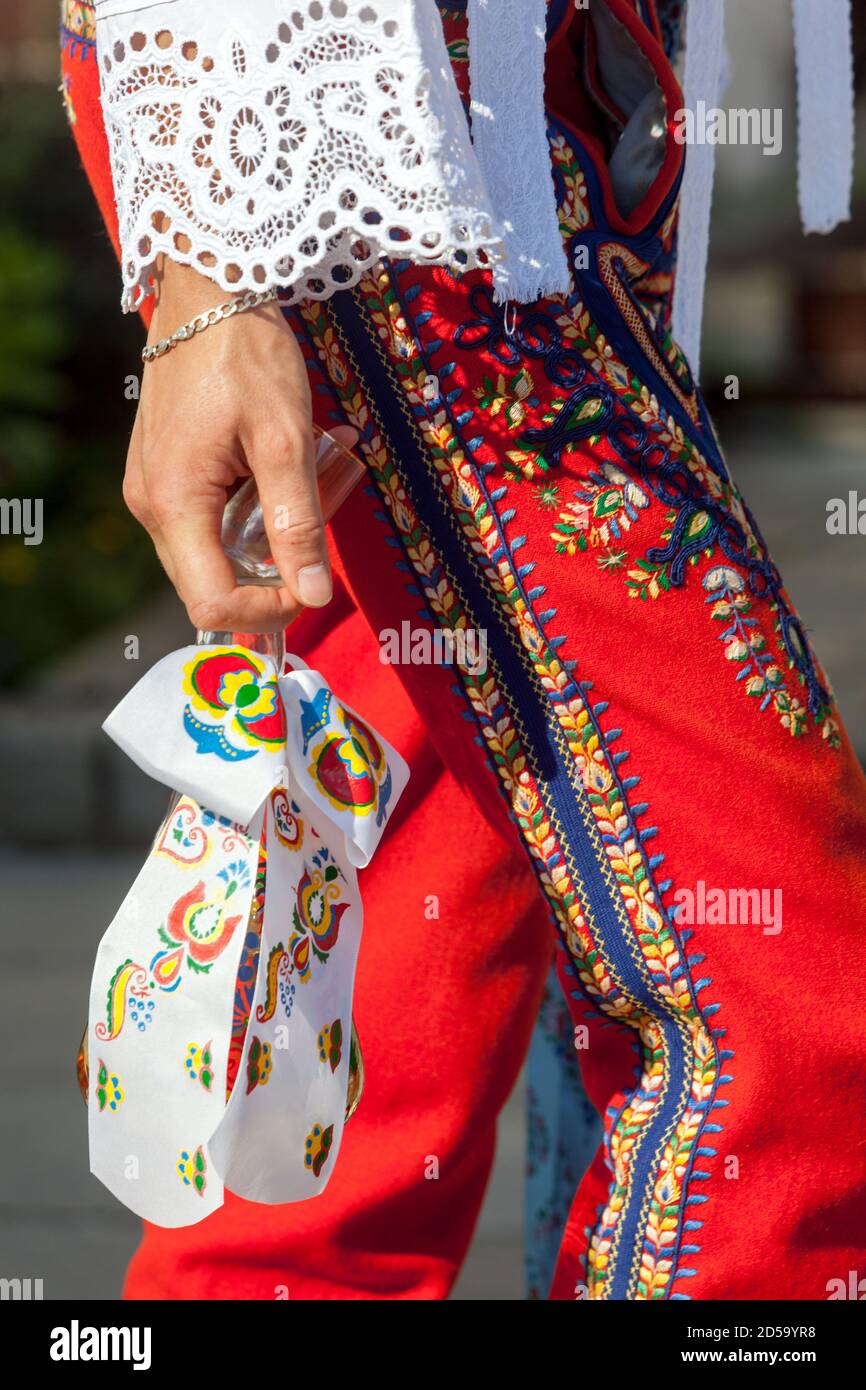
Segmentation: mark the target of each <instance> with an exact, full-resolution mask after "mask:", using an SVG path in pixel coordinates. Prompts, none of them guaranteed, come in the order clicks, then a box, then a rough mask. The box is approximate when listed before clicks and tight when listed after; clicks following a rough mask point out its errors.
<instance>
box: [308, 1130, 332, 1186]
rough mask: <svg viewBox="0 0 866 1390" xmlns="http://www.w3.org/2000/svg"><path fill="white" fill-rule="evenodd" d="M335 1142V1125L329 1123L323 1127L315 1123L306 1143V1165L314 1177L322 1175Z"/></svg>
mask: <svg viewBox="0 0 866 1390" xmlns="http://www.w3.org/2000/svg"><path fill="white" fill-rule="evenodd" d="M333 1142H334V1126H333V1125H328V1126H327V1127H326V1128H324V1129H323V1128H322V1126H321V1125H313V1128H312V1129H311V1130H310V1133H309V1134H308V1135H307V1139H306V1143H305V1145H304V1166H305V1167H306V1168H309V1170H310V1172H311V1173H312V1174H313V1177H316V1178H318V1177H320V1176H321V1172H322V1169H323V1168H324V1166H325V1164H326V1163H327V1161H328V1154H329V1153H330V1152H331V1145H332V1144H333Z"/></svg>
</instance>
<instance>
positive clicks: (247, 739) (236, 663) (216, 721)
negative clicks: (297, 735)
mask: <svg viewBox="0 0 866 1390" xmlns="http://www.w3.org/2000/svg"><path fill="white" fill-rule="evenodd" d="M183 688H184V693H185V694H187V695H190V696H191V697H192V698H191V701H190V703H189V704H188V705H187V706H186V709H185V710H184V728H185V729H186V731H187V733H188V734H189V736H190V738H192V739H193V741H194V742H195V745H196V747H197V749H198V751H199V753H214V754H216V756H217V757H219V758H223V759H224V760H225V761H226V762H237V761H239V760H241V759H245V758H253V757H255V755H256V753H257V752H258V751H259V749H260V748H262V747H265V748H280V747H282V745H283V744H284V743H285V740H286V717H285V711H284V709H283V702H282V700H281V698H280V692H279V687H278V686H277V682H276V679H275V678H274V677H273V676H272V675H270V674H269V672H268V668H267V667H266V666H265V664H264V662H262V661H260V660H259V659H258V658H257V657H256V656H255V655H254V654H253V653H252V652H248V651H245V650H240V649H236V648H233V647H215V648H209V649H208V652H207V654H206V655H203V656H196V657H194V658H193V659H192V661H190V662H188V664H187V665H186V666H185V667H184V685H183ZM195 710H200V711H203V712H205V713H207V714H208V715H209V716H211V719H210V721H208V722H204V721H202V720H200V719H198V718H196V715H195V714H194V711H195ZM230 735H231V736H233V737H230Z"/></svg>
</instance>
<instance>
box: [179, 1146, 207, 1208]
mask: <svg viewBox="0 0 866 1390" xmlns="http://www.w3.org/2000/svg"><path fill="white" fill-rule="evenodd" d="M177 1174H178V1177H179V1178H180V1180H181V1182H182V1183H183V1185H184V1187H191V1188H193V1190H194V1191H195V1192H197V1193H198V1195H199V1197H203V1196H204V1192H205V1188H206V1187H207V1160H206V1158H205V1156H204V1149H203V1148H202V1146H201V1144H199V1146H198V1148H197V1149H196V1150H195V1151H194V1152H193V1153H189V1151H188V1150H187V1149H184V1150H183V1152H182V1153H181V1156H180V1158H179V1159H178V1161H177Z"/></svg>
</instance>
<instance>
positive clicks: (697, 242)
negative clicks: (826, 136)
mask: <svg viewBox="0 0 866 1390" xmlns="http://www.w3.org/2000/svg"><path fill="white" fill-rule="evenodd" d="M685 51H686V60H685V73H684V77H683V102H684V105H685V109H686V111H697V110H698V102H699V101H703V102H704V103H705V104H706V106H707V107H712V106H715V105H716V103H717V101H718V97H719V92H720V89H721V76H722V66H723V61H724V51H725V0H700V3H699V4H694V3H692V0H689V3H688V4H687V5H686V33H685ZM715 172H716V147H715V145H710V144H708V143H703V144H692V145H688V146H687V147H686V167H685V171H684V173H683V182H682V190H681V192H680V225H679V233H678V239H677V274H676V282H675V286H674V303H673V334H674V338H675V339H676V341H677V343H678V344H679V346H680V347H681V348H682V350H683V352H684V353H685V356H686V360H687V361H688V363H689V366H690V367H691V370H692V373H693V375H694V377H695V380H697V379H698V376H699V374H700V366H701V326H702V323H703V314H704V287H705V284H706V278H707V259H708V256H709V249H710V212H711V209H712V203H713V182H714V178H715Z"/></svg>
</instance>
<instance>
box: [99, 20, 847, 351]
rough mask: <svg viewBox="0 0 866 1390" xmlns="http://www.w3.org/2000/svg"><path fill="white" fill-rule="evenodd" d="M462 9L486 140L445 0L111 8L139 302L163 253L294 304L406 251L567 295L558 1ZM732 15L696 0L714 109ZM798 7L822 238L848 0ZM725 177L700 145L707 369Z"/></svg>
mask: <svg viewBox="0 0 866 1390" xmlns="http://www.w3.org/2000/svg"><path fill="white" fill-rule="evenodd" d="M467 4H468V17H469V54H470V81H471V95H472V101H471V113H472V135H471V137H470V132H469V124H468V122H467V118H466V114H465V112H464V109H463V106H462V103H461V100H460V97H459V94H458V92H457V88H456V85H455V82H454V78H453V73H452V69H451V65H450V61H449V58H448V53H447V50H446V47H445V42H444V38H443V34H442V26H441V22H440V18H439V13H438V10H437V7H436V3H435V0H245V2H244V0H96V19H97V31H96V32H97V47H98V57H99V64H100V82H101V90H102V102H103V109H104V114H105V123H106V130H107V133H108V140H109V148H110V153H111V165H112V173H113V178H114V187H115V194H116V199H117V207H118V214H119V225H120V239H121V248H122V273H123V286H124V292H123V307H124V309H126V310H127V311H128V310H131V309H135V308H137V307H138V306H139V304H140V303H141V301H142V299H143V298H144V297H145V295H146V294H147V293H148V288H149V282H150V277H151V274H152V269H153V265H154V262H155V260H156V258H157V257H158V256H159V255H160V254H165V255H166V256H168V257H169V258H171V259H173V260H175V261H179V262H181V263H184V264H187V265H192V266H194V267H195V268H196V269H198V270H200V271H202V272H203V273H204V274H206V275H209V276H210V277H211V278H212V279H213V280H215V281H216V282H217V283H218V284H219V285H220V286H222V287H223V288H225V289H233V290H238V289H261V288H264V287H267V286H271V285H278V286H283V287H285V289H286V292H287V296H288V297H289V298H290V299H292V300H295V299H300V298H307V297H311V298H327V297H328V296H330V295H331V294H333V293H334V292H335V290H337V289H341V288H345V287H346V286H349V285H352V284H354V283H356V282H357V280H358V278H359V277H360V275H361V274H362V272H363V271H364V270H365V269H366V268H367V267H369V266H370V265H371V264H373V263H374V262H375V261H377V260H378V259H379V258H380V257H381V256H383V255H392V256H393V255H395V254H398V255H400V256H401V257H406V258H409V259H413V260H419V261H420V260H423V261H427V262H431V263H445V264H450V263H455V262H456V263H457V264H461V265H466V266H473V265H478V264H489V265H491V266H492V267H493V272H494V280H495V284H496V294H497V298H498V299H499V300H500V301H504V300H507V299H509V298H510V299H515V300H518V301H522V302H530V301H531V300H533V299H535V298H536V297H538V296H540V295H545V294H546V295H549V294H557V293H566V292H567V291H568V289H569V288H570V282H569V272H568V268H567V264H566V259H565V253H564V249H563V244H562V238H561V235H560V232H559V227H558V222H557V216H556V205H555V197H554V189H553V182H552V177H551V167H550V155H549V148H548V142H547V135H546V127H545V117H544V108H543V84H544V57H545V20H546V6H547V0H467ZM723 5H724V0H701V2H700V4H699V5H694V6H692V5H688V7H687V52H686V72H685V83H684V85H685V91H686V103H687V104H688V103H689V102H690V101H694V100H696V99H697V98H698V97H703V98H704V99H706V100H707V101H708V103H709V104H713V103H714V102H715V100H716V99H717V96H718V92H719V83H720V69H721V52H722V38H721V35H722V12H723ZM794 13H795V21H796V24H795V34H796V39H797V54H798V70H799V75H800V91H801V117H800V121H801V132H800V134H801V143H800V151H801V159H800V173H801V180H800V190H801V207H802V209H803V214H804V222H805V225H806V229H807V230H822V231H826V230H829V229H830V227H832V226H833V225H835V224H836V222H838V221H839V220H840V219H841V218H842V217H844V216H846V215H847V200H848V196H849V187H850V174H851V160H852V152H853V114H852V113H853V103H852V97H851V54H850V0H794ZM708 150H709V152H708ZM690 153H691V154H693V155H694V151H690ZM516 171H519V172H518V174H517V176H515V174H516ZM711 186H712V149H711V147H704V148H702V150H701V153H700V156H697V155H694V158H693V159H691V160H688V159H687V161H686V177H685V182H684V194H683V205H684V218H685V221H686V226H687V235H686V236H685V237H684V238H683V239H682V244H681V260H682V268H681V275H680V277H679V285H678V290H677V304H678V305H679V308H677V305H676V304H675V323H674V326H675V330H676V328H677V326H678V323H677V320H678V319H679V327H680V333H679V335H678V336H679V337H680V341H681V343H682V346H683V348H684V350H685V351H686V353H687V355H688V356H689V357H690V358H691V360H692V362H693V365H695V364H696V361H697V352H698V346H699V332H700V302H701V298H702V286H703V274H704V268H705V262H706V239H707V231H708V223H709V206H710V192H711Z"/></svg>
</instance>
